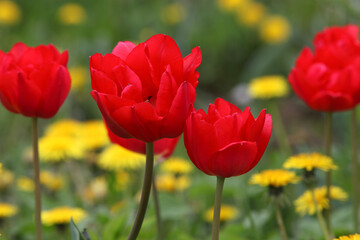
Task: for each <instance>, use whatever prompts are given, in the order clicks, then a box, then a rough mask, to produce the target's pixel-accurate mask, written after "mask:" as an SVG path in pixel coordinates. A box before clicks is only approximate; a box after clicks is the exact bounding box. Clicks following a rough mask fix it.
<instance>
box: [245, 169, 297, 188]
mask: <svg viewBox="0 0 360 240" xmlns="http://www.w3.org/2000/svg"><path fill="white" fill-rule="evenodd" d="M300 180H301V178H300V177H298V176H296V174H295V173H294V172H290V171H287V170H283V169H269V170H264V171H262V172H260V173H256V174H254V175H252V176H251V178H250V181H249V183H250V184H258V185H260V186H264V187H268V186H271V187H283V186H286V185H288V184H290V183H297V182H299V181H300Z"/></svg>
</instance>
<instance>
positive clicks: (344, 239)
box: [334, 234, 360, 240]
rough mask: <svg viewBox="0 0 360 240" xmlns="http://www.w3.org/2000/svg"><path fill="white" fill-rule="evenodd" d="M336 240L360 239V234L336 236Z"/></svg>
mask: <svg viewBox="0 0 360 240" xmlns="http://www.w3.org/2000/svg"><path fill="white" fill-rule="evenodd" d="M334 240H360V234H353V235H348V236H340V237H339V238H334Z"/></svg>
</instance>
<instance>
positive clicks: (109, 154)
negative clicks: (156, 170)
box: [97, 144, 145, 171]
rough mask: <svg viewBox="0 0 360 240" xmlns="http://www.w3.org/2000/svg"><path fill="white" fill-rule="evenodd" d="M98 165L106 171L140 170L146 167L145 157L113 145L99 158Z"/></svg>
mask: <svg viewBox="0 0 360 240" xmlns="http://www.w3.org/2000/svg"><path fill="white" fill-rule="evenodd" d="M97 165H98V166H99V167H100V168H103V169H106V170H114V171H118V170H123V169H139V168H141V167H143V166H145V155H143V154H139V153H135V152H132V151H129V150H127V149H126V148H123V147H120V146H119V145H116V144H112V145H110V146H109V147H107V148H106V149H105V150H104V151H103V152H102V153H101V154H100V156H99V160H98V162H97Z"/></svg>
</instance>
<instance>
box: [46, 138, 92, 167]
mask: <svg viewBox="0 0 360 240" xmlns="http://www.w3.org/2000/svg"><path fill="white" fill-rule="evenodd" d="M84 154H85V149H84V145H83V144H82V143H81V141H79V140H78V139H76V138H73V137H66V136H45V137H42V138H40V139H39V155H40V160H41V161H44V162H60V161H64V160H69V159H81V158H83V157H84Z"/></svg>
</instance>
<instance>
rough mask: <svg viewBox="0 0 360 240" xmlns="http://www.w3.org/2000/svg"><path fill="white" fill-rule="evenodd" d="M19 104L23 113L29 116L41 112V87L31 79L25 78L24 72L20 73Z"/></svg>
mask: <svg viewBox="0 0 360 240" xmlns="http://www.w3.org/2000/svg"><path fill="white" fill-rule="evenodd" d="M17 80H18V84H17V86H18V106H19V111H20V113H21V114H23V115H25V116H27V117H35V116H37V114H39V112H38V111H39V109H38V106H39V102H40V98H41V95H42V93H41V91H40V89H39V88H38V87H37V86H36V85H34V84H33V83H32V82H31V81H29V80H27V79H25V77H24V75H23V74H22V73H19V74H18V78H17Z"/></svg>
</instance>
